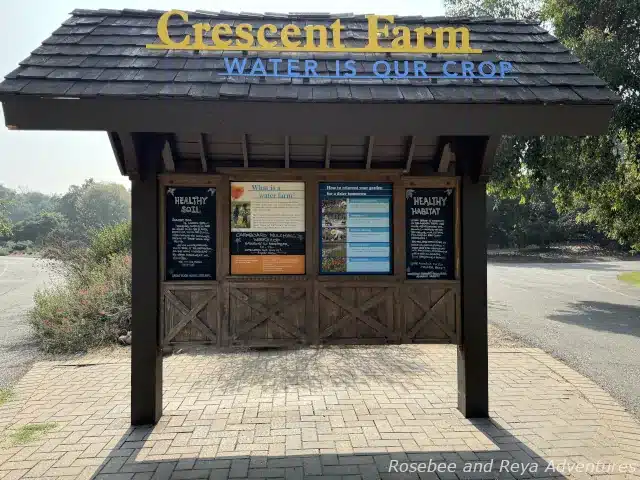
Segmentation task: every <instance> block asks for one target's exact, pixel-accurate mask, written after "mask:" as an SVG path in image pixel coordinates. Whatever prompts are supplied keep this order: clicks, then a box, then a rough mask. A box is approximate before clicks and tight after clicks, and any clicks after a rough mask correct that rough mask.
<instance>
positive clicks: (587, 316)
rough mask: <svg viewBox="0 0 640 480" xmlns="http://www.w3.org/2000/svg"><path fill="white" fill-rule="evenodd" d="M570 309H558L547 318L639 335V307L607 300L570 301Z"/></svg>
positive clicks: (596, 328) (602, 329) (595, 328)
mask: <svg viewBox="0 0 640 480" xmlns="http://www.w3.org/2000/svg"><path fill="white" fill-rule="evenodd" d="M570 307H571V308H572V310H566V311H559V312H558V313H556V314H553V315H549V317H548V318H549V319H551V320H556V321H558V322H562V323H569V324H573V325H580V326H581V327H586V328H591V329H593V330H601V331H608V332H613V333H621V334H625V335H635V336H637V337H640V307H634V306H630V305H620V304H616V303H608V302H594V301H580V302H575V303H571V304H570Z"/></svg>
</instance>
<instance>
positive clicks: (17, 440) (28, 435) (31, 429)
mask: <svg viewBox="0 0 640 480" xmlns="http://www.w3.org/2000/svg"><path fill="white" fill-rule="evenodd" d="M54 428H56V424H55V423H32V424H29V425H23V426H22V427H20V428H18V429H17V430H16V431H15V432H13V433H12V434H11V443H12V444H13V445H24V444H25V443H31V442H34V441H36V440H38V439H39V438H40V437H42V436H43V435H44V434H45V433H47V432H49V431H51V430H53V429H54Z"/></svg>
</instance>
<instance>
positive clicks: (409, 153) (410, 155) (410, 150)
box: [404, 135, 416, 173]
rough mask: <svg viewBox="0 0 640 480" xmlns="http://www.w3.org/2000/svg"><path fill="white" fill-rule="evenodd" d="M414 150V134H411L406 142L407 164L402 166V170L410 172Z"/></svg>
mask: <svg viewBox="0 0 640 480" xmlns="http://www.w3.org/2000/svg"><path fill="white" fill-rule="evenodd" d="M415 150H416V136H415V135H411V136H410V137H409V142H408V144H407V165H406V166H405V167H404V172H405V173H409V172H411V164H412V163H413V152H414V151H415Z"/></svg>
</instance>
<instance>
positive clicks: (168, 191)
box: [149, 187, 216, 280]
mask: <svg viewBox="0 0 640 480" xmlns="http://www.w3.org/2000/svg"><path fill="white" fill-rule="evenodd" d="M165 212H166V218H165V231H166V249H165V252H166V258H165V266H166V279H167V280H215V278H216V189H215V188H210V187H166V188H165ZM149 241H153V239H150V240H149Z"/></svg>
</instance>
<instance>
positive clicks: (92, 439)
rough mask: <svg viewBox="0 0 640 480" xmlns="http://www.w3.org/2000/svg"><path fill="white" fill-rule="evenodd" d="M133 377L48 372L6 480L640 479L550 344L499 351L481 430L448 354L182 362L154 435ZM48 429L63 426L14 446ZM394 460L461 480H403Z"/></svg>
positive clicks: (324, 354) (0, 425) (31, 392)
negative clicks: (37, 426) (597, 470)
mask: <svg viewBox="0 0 640 480" xmlns="http://www.w3.org/2000/svg"><path fill="white" fill-rule="evenodd" d="M129 382H130V366H129V359H128V357H127V356H126V355H125V356H122V355H116V356H105V355H89V356H86V357H82V358H81V359H79V360H75V361H56V362H53V361H50V362H39V363H37V364H36V365H35V366H34V367H33V368H32V370H31V371H30V372H29V373H28V374H27V375H26V376H25V377H24V378H23V379H22V380H21V381H20V382H19V383H18V384H17V386H16V389H15V392H16V396H15V398H14V399H13V400H11V401H10V402H9V403H7V404H5V405H4V406H2V407H0V435H2V436H3V438H4V440H3V441H4V445H3V448H2V449H1V450H0V479H19V478H66V479H69V478H98V479H170V478H173V479H186V478H203V479H204V478H210V479H227V478H271V479H274V478H282V479H296V478H325V479H326V478H329V479H333V478H342V479H354V480H355V479H369V478H441V479H446V478H451V479H455V478H528V477H536V478H543V477H551V476H554V477H567V478H590V477H591V475H590V474H588V473H585V472H580V471H573V472H571V473H569V472H568V471H567V469H566V468H565V469H564V470H560V469H558V468H556V469H555V470H554V469H551V470H549V469H548V467H549V465H559V463H558V462H562V461H566V462H568V463H567V465H571V464H575V465H578V464H580V463H581V462H582V463H583V464H588V463H589V462H591V463H593V464H595V463H596V462H606V463H607V464H610V465H612V466H609V467H607V468H606V469H605V472H604V473H608V474H607V475H605V476H604V477H603V478H607V479H613V478H631V477H633V476H634V475H635V476H638V473H639V472H640V428H639V427H640V425H639V424H638V422H637V421H636V420H634V419H633V417H631V416H630V415H629V414H628V413H627V412H625V410H624V409H623V408H622V407H620V406H618V404H617V403H616V402H615V401H614V400H613V399H612V398H611V397H610V396H609V395H608V394H607V393H605V392H604V391H603V390H601V389H600V388H599V387H598V386H596V385H595V384H594V383H593V382H592V381H590V380H588V379H586V378H585V377H583V376H581V375H579V374H577V373H576V372H574V371H573V370H571V369H570V368H569V367H567V366H565V365H563V364H562V363H561V362H559V361H557V360H555V359H553V358H552V357H551V356H549V355H547V354H545V353H544V352H542V351H541V350H538V349H527V348H520V349H516V348H498V349H492V350H491V352H490V388H491V419H490V420H478V421H475V420H474V421H470V420H467V419H465V418H463V416H462V415H461V414H460V413H459V412H458V411H457V409H456V402H457V400H456V395H457V391H456V350H455V347H454V346H450V345H424V346H423V345H403V346H386V347H384V346H375V347H352V348H347V347H342V348H337V347H336V348H324V349H303V350H287V351H262V352H255V351H241V352H226V353H225V352H219V351H214V350H206V349H205V350H196V351H192V352H188V353H182V354H179V355H173V356H171V357H167V358H165V360H164V390H165V393H164V416H163V417H162V419H161V421H160V422H159V424H158V425H156V426H155V427H142V428H133V427H131V426H130V425H129V400H130V398H129V395H130V384H129ZM38 422H56V425H57V426H56V428H55V429H54V430H53V431H50V432H48V433H46V434H45V436H44V437H43V438H41V439H38V440H36V441H34V442H33V443H30V444H27V445H12V444H10V434H11V432H13V431H15V430H16V429H17V428H19V427H20V426H22V425H25V424H33V423H38ZM392 460H397V461H398V462H429V461H430V460H431V462H432V463H434V464H445V465H447V466H449V465H453V467H451V468H452V470H453V471H450V472H439V473H438V472H432V473H427V472H425V473H419V474H418V473H405V474H401V473H396V472H395V471H392V472H391V473H390V472H389V465H390V462H391V461H392ZM491 460H493V461H494V464H493V466H492V471H489V472H476V473H467V472H464V471H463V469H464V466H465V465H466V464H467V463H468V462H478V463H479V464H482V465H486V464H488V463H489V462H490V461H491ZM503 460H508V461H509V462H510V463H509V465H511V468H515V467H520V469H522V466H524V465H525V464H532V463H536V464H537V465H538V471H537V472H532V470H533V469H532V468H531V467H529V468H528V471H527V472H524V473H523V472H522V471H521V470H520V471H519V472H509V471H504V469H501V468H500V466H501V462H502V461H503ZM550 462H555V463H554V464H551V463H550ZM633 464H635V465H636V471H635V473H620V471H619V469H618V468H619V466H621V465H625V466H626V468H628V467H629V465H633ZM602 465H604V463H603V464H602ZM592 473H593V472H592ZM595 477H596V478H597V477H598V476H597V475H595Z"/></svg>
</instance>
